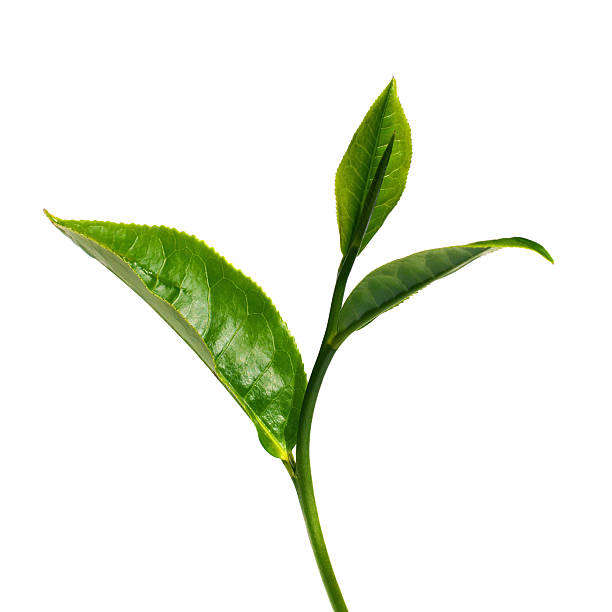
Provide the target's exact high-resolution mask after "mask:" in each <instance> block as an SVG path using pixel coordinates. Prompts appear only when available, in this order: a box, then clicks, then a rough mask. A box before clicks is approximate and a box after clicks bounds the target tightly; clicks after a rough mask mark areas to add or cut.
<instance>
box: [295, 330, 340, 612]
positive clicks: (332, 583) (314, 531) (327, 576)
mask: <svg viewBox="0 0 612 612" xmlns="http://www.w3.org/2000/svg"><path fill="white" fill-rule="evenodd" d="M335 352H336V351H335V349H334V348H332V347H331V346H330V345H329V344H327V342H323V344H322V345H321V350H320V351H319V356H318V357H317V360H316V362H315V365H314V368H313V370H312V374H311V375H310V380H309V382H308V387H307V388H306V393H305V395H304V403H303V404H302V413H301V415H300V428H299V433H298V442H297V456H296V459H297V462H296V463H297V470H296V480H295V486H296V489H297V493H298V498H299V500H300V506H301V507H302V513H303V514H304V521H305V522H306V529H307V530H308V537H309V538H310V544H311V545H312V551H313V552H314V556H315V559H316V560H317V565H318V566H319V572H320V573H321V578H322V580H323V584H324V585H325V590H326V591H327V595H328V597H329V601H330V603H331V605H332V608H333V609H334V611H335V612H348V608H347V607H346V604H345V603H344V598H343V597H342V592H341V591H340V586H339V585H338V581H337V580H336V575H335V574H334V570H333V567H332V564H331V560H330V558H329V554H328V552H327V547H326V546H325V539H324V538H323V531H322V530H321V523H320V522H319V513H318V512H317V504H316V501H315V496H314V488H313V484H312V473H311V470H310V427H311V424H312V417H313V414H314V408H315V403H316V401H317V395H318V393H319V389H320V388H321V383H322V382H323V377H324V376H325V371H326V370H327V367H328V366H329V363H330V362H331V360H332V357H333V356H334V353H335Z"/></svg>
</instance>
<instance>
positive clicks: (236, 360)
mask: <svg viewBox="0 0 612 612" xmlns="http://www.w3.org/2000/svg"><path fill="white" fill-rule="evenodd" d="M47 216H48V217H49V219H50V220H51V222H52V223H53V224H54V225H55V226H56V227H57V228H59V229H60V230H61V231H62V232H63V233H64V234H66V235H67V236H68V237H69V238H71V239H72V240H73V241H74V242H75V243H76V244H77V245H78V246H80V247H81V248H82V249H83V250H84V251H86V252H87V253H88V254H89V255H91V256H92V257H95V258H96V259H97V260H98V261H100V262H101V263H102V264H104V265H105V266H106V267H107V268H108V269H109V270H111V271H112V272H114V273H115V274H116V275H117V276H118V277H119V278H120V279H121V280H123V281H124V282H125V283H126V284H127V285H129V286H130V287H131V288H132V289H133V290H134V291H135V292H136V293H137V294H138V295H139V296H140V297H142V298H143V299H144V300H145V301H146V302H147V303H148V304H149V305H150V306H151V307H152V308H153V309H154V310H155V311H156V312H157V313H158V314H159V315H160V316H161V317H162V318H163V319H164V320H165V321H166V322H167V323H168V324H169V325H170V326H171V327H172V328H173V329H174V330H175V331H176V332H177V333H178V334H179V336H181V338H183V340H185V342H187V344H189V346H190V347H191V348H192V349H193V350H194V351H195V352H196V353H197V355H198V356H199V357H200V358H201V359H202V361H203V362H204V363H205V364H206V365H207V366H208V367H209V368H210V369H211V370H212V372H213V373H214V374H215V376H216V377H217V378H218V379H219V380H220V381H221V382H222V383H223V385H225V387H226V388H227V389H228V391H229V392H230V393H231V394H232V396H233V397H234V398H235V399H236V401H237V402H238V403H239V404H240V406H241V407H242V408H243V410H244V411H245V412H246V413H247V415H248V416H249V417H250V419H251V420H252V421H253V423H254V424H255V427H256V428H257V432H258V434H259V439H260V441H261V443H262V444H263V446H264V448H265V449H266V450H267V451H268V452H269V453H270V454H272V455H274V456H275V457H279V458H281V459H286V458H287V456H288V453H289V451H290V450H291V449H292V448H293V446H295V442H296V436H297V425H298V420H299V412H300V408H301V403H302V398H303V395H304V390H305V386H306V374H305V373H304V366H303V364H302V359H301V357H300V354H299V351H298V349H297V346H296V344H295V341H294V340H293V338H292V337H291V335H290V333H289V331H288V329H287V326H286V325H285V323H284V322H283V321H282V319H281V318H280V315H279V314H278V312H277V310H276V309H275V308H274V306H273V304H272V302H271V301H270V299H269V298H268V297H267V296H266V295H265V293H264V292H263V291H262V290H261V288H260V287H258V286H257V285H256V284H255V283H254V282H253V281H252V280H251V279H249V278H248V277H246V276H245V275H244V274H242V272H239V271H238V270H236V269H235V268H233V267H232V266H231V265H230V264H229V263H228V262H227V261H226V260H225V259H224V258H223V257H221V256H220V255H219V254H218V253H216V252H215V251H214V250H213V249H212V248H210V247H208V246H207V245H206V244H204V243H203V242H202V241H200V240H198V239H197V238H195V237H193V236H189V235H187V234H185V233H183V232H179V231H177V230H174V229H169V228H167V227H158V226H155V227H149V226H146V225H133V224H131V225H123V224H119V223H108V222H101V221H65V220H62V219H58V218H57V217H53V216H51V215H49V214H48V213H47Z"/></svg>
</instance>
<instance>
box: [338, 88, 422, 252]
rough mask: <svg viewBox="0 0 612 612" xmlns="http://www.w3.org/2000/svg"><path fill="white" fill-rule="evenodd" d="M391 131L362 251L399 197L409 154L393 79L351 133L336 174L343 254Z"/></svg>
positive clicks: (408, 129) (406, 170) (405, 131)
mask: <svg viewBox="0 0 612 612" xmlns="http://www.w3.org/2000/svg"><path fill="white" fill-rule="evenodd" d="M393 133H395V143H394V146H393V154H392V155H391V159H390V160H389V165H388V167H387V172H386V174H385V178H384V180H383V183H382V186H381V189H380V195H379V197H378V200H377V202H376V206H375V207H374V210H373V212H372V217H371V219H370V224H369V225H368V229H367V232H366V235H365V237H364V239H363V242H362V243H361V250H363V249H364V248H365V246H366V244H368V242H370V240H371V239H372V236H374V234H375V233H376V232H377V231H378V230H379V228H380V226H381V225H382V224H383V222H384V221H385V219H386V218H387V215H388V214H389V213H390V212H391V210H393V207H394V206H395V205H396V204H397V201H398V200H399V199H400V196H401V195H402V192H403V191H404V187H405V186H406V177H407V176H408V168H409V167H410V159H411V157H412V142H411V139H410V126H409V125H408V122H407V121H406V117H405V115H404V111H403V110H402V107H401V104H400V101H399V99H398V97H397V90H396V85H395V79H392V80H391V82H390V83H389V85H387V87H386V88H385V90H384V91H383V92H382V93H381V94H380V96H378V98H377V99H376V101H375V102H374V104H372V107H371V108H370V110H369V111H368V113H367V115H366V116H365V118H364V120H363V121H362V122H361V125H360V126H359V128H358V129H357V131H356V132H355V134H354V136H353V139H352V140H351V143H350V144H349V147H348V149H347V151H346V153H345V154H344V157H343V158H342V161H341V162H340V166H339V167H338V171H337V173H336V213H337V216H338V228H339V230H340V249H341V250H342V253H343V254H344V253H346V251H347V249H348V247H349V244H350V241H351V236H352V234H353V229H354V227H355V224H356V223H357V220H358V219H359V216H360V213H361V210H362V209H363V206H364V202H365V199H366V197H367V194H368V190H369V188H370V184H371V183H372V181H373V179H374V175H375V173H376V169H377V168H378V164H379V163H380V160H381V158H382V155H383V153H384V151H385V149H386V147H387V145H388V144H389V140H390V139H391V136H392V135H393Z"/></svg>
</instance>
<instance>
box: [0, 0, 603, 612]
mask: <svg viewBox="0 0 612 612" xmlns="http://www.w3.org/2000/svg"><path fill="white" fill-rule="evenodd" d="M607 4H608V3H607V2H589V1H582V2H542V1H534V0H530V1H528V2H522V1H518V2H511V3H510V2H508V3H505V2H490V1H489V2H469V1H468V2H421V3H414V2H388V1H387V2H386V1H382V2H371V3H362V2H331V1H330V2H324V3H319V2H309V3H291V2H278V3H275V2H248V3H247V2H243V3H232V2H225V3H218V2H217V3H212V2H209V3H206V2H134V1H125V0H123V1H120V2H112V1H111V2H109V1H107V2H76V1H75V2H66V1H56V2H31V1H30V2H29V1H27V0H19V1H18V0H14V1H11V0H8V1H7V0H5V2H3V3H2V8H1V9H0V62H1V72H0V87H1V88H2V93H1V96H0V155H1V159H0V173H1V180H0V202H1V206H2V222H1V223H2V230H3V231H2V252H3V256H2V263H3V272H2V282H1V284H0V287H1V291H2V299H1V301H0V304H1V306H0V308H2V311H3V317H2V321H3V324H2V326H3V331H2V359H3V366H2V385H1V388H0V393H1V396H2V406H1V411H0V610H2V611H3V612H18V611H19V612H22V611H24V612H25V611H27V612H39V611H56V610H58V611H59V610H61V611H62V612H70V611H79V612H82V611H87V612H89V611H108V610H113V611H117V612H128V611H129V612H136V611H146V612H155V611H170V610H172V611H174V610H180V611H181V612H192V611H201V610H211V611H215V612H224V611H230V610H231V611H234V610H236V611H238V610H240V611H242V610H249V611H259V610H262V611H264V610H265V611H266V612H277V611H278V612H280V611H286V610H291V611H293V612H306V611H308V612H313V611H319V610H321V611H325V610H327V609H328V604H327V601H326V597H325V593H324V591H323V588H322V586H321V583H320V580H319V577H318V573H317V570H316V566H315V564H314V560H313V558H312V555H311V551H310V549H309V545H308V542H307V537H306V533H305V529H304V526H303V523H302V520H301V515H300V511H299V508H298V504H297V501H296V499H295V494H294V491H293V490H292V487H291V483H290V481H289V479H288V478H287V475H286V473H285V471H284V469H283V467H282V465H281V464H280V462H276V461H275V460H274V459H272V458H271V457H270V456H268V455H267V454H266V453H265V452H264V451H263V450H262V448H261V447H260V445H259V442H258V440H257V436H256V435H255V431H254V428H253V426H252V425H251V424H250V422H249V421H248V419H247V418H246V416H245V415H244V414H242V413H241V411H240V409H239V408H238V406H237V405H236V404H235V403H234V402H233V400H232V399H231V398H230V397H229V395H228V394H227V393H226V392H225V390H224V389H222V388H221V387H220V386H219V385H218V384H217V382H216V381H215V380H214V378H213V376H212V375H211V374H210V373H209V372H208V371H207V370H206V368H205V367H204V366H203V364H202V363H201V362H199V360H198V359H197V357H196V356H195V355H194V354H193V353H192V352H191V351H190V350H189V349H188V348H187V347H186V345H184V344H183V343H182V342H181V341H180V340H179V338H178V337H177V336H176V335H175V334H174V332H172V331H171V330H170V329H169V328H167V326H165V325H164V324H163V322H162V321H161V320H160V319H159V318H158V317H157V316H156V315H155V314H154V313H153V311H151V310H150V309H149V308H148V307H147V306H146V305H145V304H144V303H142V302H141V301H140V300H139V299H138V298H137V297H136V296H134V295H132V294H131V293H130V290H129V289H128V288H127V287H125V286H124V285H122V284H121V283H120V282H119V281H118V280H117V279H116V278H114V277H113V276H112V275H111V274H109V273H108V272H107V271H106V270H105V269H104V268H103V267H102V266H100V265H99V264H97V263H96V262H95V261H94V260H92V259H90V258H88V257H86V256H85V255H84V254H83V253H82V252H80V251H79V250H78V249H76V248H75V247H74V245H73V244H71V243H70V241H68V240H66V239H65V238H64V237H63V236H61V234H60V233H58V232H57V231H56V230H54V229H53V227H52V226H51V225H50V224H49V222H48V221H47V220H46V219H45V218H44V217H43V215H42V208H43V207H46V208H48V209H49V210H51V211H52V212H53V213H55V214H57V215H58V216H61V217H64V218H85V219H90V218H98V219H108V220H115V221H126V222H127V221H136V222H140V223H148V224H157V223H163V224H166V225H170V226H175V227H178V228H180V229H184V230H187V231H189V232H191V233H195V234H196V235H198V236H199V237H200V238H202V239H203V240H205V241H207V242H208V243H209V244H211V245H213V246H214V247H215V248H216V249H217V250H219V251H220V252H221V253H222V254H224V255H225V256H226V257H227V258H228V259H229V260H230V261H231V262H233V263H234V264H235V265H236V266H238V267H240V268H241V269H242V270H243V271H244V272H246V273H247V274H249V275H250V276H252V277H254V278H255V279H256V280H257V282H258V283H260V284H261V285H262V286H263V287H264V288H265V290H266V291H267V293H268V294H269V295H270V296H272V298H273V300H274V301H275V303H276V305H277V306H278V308H279V310H280V312H281V313H282V314H283V316H284V318H285V320H286V321H287V323H288V324H289V327H290V329H291V330H292V332H293V334H294V335H295V337H296V339H297V342H298V345H299V346H300V347H301V350H302V355H303V357H304V361H305V363H306V367H307V370H308V371H309V370H310V368H311V366H312V363H313V360H314V357H315V352H316V349H317V348H318V344H319V340H320V336H321V333H322V329H323V324H324V320H325V317H326V314H327V307H328V300H329V296H330V291H331V287H332V284H333V278H334V275H335V269H336V266H337V263H338V260H339V248H338V236H337V228H336V221H335V204H334V196H333V180H334V174H335V170H336V167H337V165H338V162H339V161H340V158H341V156H342V154H343V152H344V150H345V149H346V146H347V145H348V142H349V140H350V137H351V135H352V133H353V131H354V130H355V128H356V127H357V125H358V124H359V122H360V120H361V118H362V116H363V115H364V113H365V112H366V110H367V109H368V107H369V105H370V104H371V102H372V101H373V100H374V98H375V97H376V96H377V95H378V93H379V92H380V91H381V90H382V89H383V88H384V86H385V85H386V84H387V82H388V81H389V79H390V77H391V76H392V75H395V77H396V78H397V81H398V91H399V95H400V98H401V100H402V103H403V106H404V110H405V112H406V115H407V117H408V120H409V121H410V124H411V126H412V133H413V146H414V156H413V164H412V167H411V170H410V174H409V177H408V184H407V187H406V191H405V193H404V196H403V198H402V200H401V202H400V203H399V205H398V206H397V208H396V209H395V211H394V212H393V213H392V215H391V216H390V217H389V219H388V220H387V223H386V224H385V226H384V227H383V228H382V229H381V230H380V232H379V233H378V234H377V236H376V237H375V239H374V240H373V241H372V242H371V243H370V245H369V246H368V248H367V249H366V251H365V253H364V254H363V256H362V257H361V258H360V260H359V261H358V264H357V266H356V268H355V272H354V275H353V277H352V279H351V283H352V284H354V283H356V282H357V281H358V280H359V278H360V277H362V276H363V275H364V274H365V273H367V272H368V271H369V270H371V269H372V268H373V267H376V266H378V265H380V264H382V263H384V262H386V261H388V260H390V259H395V258H398V257H401V256H404V255H407V254H409V253H410V252H413V251H416V250H421V249H424V248H433V247H437V246H445V245H451V244H462V243H465V242H469V241H473V240H481V239H488V238H497V237H504V236H514V235H521V236H526V237H529V238H532V239H535V240H538V241H540V242H542V243H543V244H544V245H545V246H546V247H547V248H548V249H549V250H550V252H551V253H552V254H553V256H554V257H555V259H556V265H555V266H551V265H549V264H548V263H547V262H545V261H544V260H543V259H541V258H539V257H538V256H537V255H535V254H532V253H529V252H526V251H514V250H509V251H503V252H501V253H497V254H495V255H492V256H490V257H486V258H484V259H483V260H481V261H479V262H477V263H475V264H474V265H473V266H469V267H468V268H466V269H465V270H462V271H461V272H459V273H458V274H456V275H454V276H452V277H449V278H447V279H444V280H442V281H440V282H439V283H437V284H436V285H435V286H432V287H430V288H428V289H427V290H425V291H423V292H421V293H420V294H419V295H418V296H416V297H415V298H413V299H411V300H409V302H407V303H406V304H404V305H403V306H402V307H400V308H397V309H394V310H393V311H392V312H389V313H388V314H386V315H385V316H383V317H381V318H380V319H379V320H378V321H376V323H374V324H372V325H370V326H369V327H368V328H367V329H365V330H363V331H362V332H359V333H358V334H355V335H354V336H353V337H352V338H351V339H350V341H348V342H347V343H346V344H345V345H344V346H343V347H342V349H341V350H340V351H339V353H338V355H337V357H336V359H335V361H334V363H333V364H332V367H331V369H330V372H329V375H328V377H327V379H326V381H325V383H324V387H323V389H322V392H321V396H320V401H319V404H318V408H317V413H316V415H315V421H314V426H313V441H312V455H313V471H314V477H315V486H316V491H317V495H318V500H319V506H320V514H321V517H322V522H323V526H324V529H325V532H326V535H327V539H328V546H329V549H330V551H331V555H332V558H333V560H334V563H335V566H336V570H337V574H338V577H339V580H340V582H341V585H342V587H343V590H344V592H345V596H346V599H347V602H348V603H349V607H350V609H351V612H359V611H363V612H365V611H373V610H392V611H395V610H398V611H403V610H407V611H415V612H416V611H418V612H448V611H454V610H465V611H469V612H479V611H482V612H484V611H486V612H491V611H495V612H498V611H500V612H501V611H512V612H514V611H516V610H521V611H524V612H530V611H533V612H536V611H537V612H541V611H554V612H565V611H568V612H569V611H572V612H574V611H585V610H587V611H589V612H604V611H605V612H609V611H610V610H611V609H612V490H611V486H612V477H611V476H612V413H611V410H612V402H611V393H610V345H611V340H612V338H611V329H610V307H611V300H610V265H609V259H610V253H609V244H610V235H611V229H610V208H611V204H612V187H611V183H612V181H611V176H612V174H611V172H612V170H611V168H612V148H611V146H610V142H611V140H612V120H611V113H610V109H611V108H612V93H611V88H610V87H611V86H610V59H611V53H612V45H611V44H610V32H609V24H610V19H609V17H610V16H609V14H606V9H608V8H609V6H607ZM351 286H352V285H351Z"/></svg>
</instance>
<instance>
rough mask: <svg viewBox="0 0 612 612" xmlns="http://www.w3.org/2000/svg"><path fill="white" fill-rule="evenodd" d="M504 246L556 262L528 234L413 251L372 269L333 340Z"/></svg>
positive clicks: (356, 291)
mask: <svg viewBox="0 0 612 612" xmlns="http://www.w3.org/2000/svg"><path fill="white" fill-rule="evenodd" d="M504 247H520V248H523V249H530V250H531V251H535V252H536V253H539V254H540V255H542V257H545V258H546V259H547V260H548V261H550V262H551V263H553V259H552V257H551V256H550V254H549V253H548V251H546V249H545V248H544V247H543V246H541V245H540V244H538V243H537V242H533V241H532V240H527V239H526V238H501V239H499V240H485V241H482V242H472V243H471V244H466V245H463V246H453V247H445V248H442V249H432V250H430V251H421V252H420V253H414V254H413V255H409V256H408V257H404V258H403V259H397V260H395V261H391V262H389V263H387V264H385V265H384V266H381V267H380V268H377V269H376V270H374V271H373V272H370V273H369V274H368V275H367V276H366V277H364V278H363V280H362V281H361V282H360V283H359V284H358V285H357V286H356V287H355V289H353V291H352V292H351V294H350V295H349V296H348V298H347V299H346V302H345V303H344V305H343V306H342V310H341V311H340V318H339V321H338V332H337V334H336V336H335V338H334V340H333V342H332V343H333V344H334V346H336V347H338V346H340V344H341V343H342V342H344V340H346V338H347V337H348V336H349V335H350V334H352V333H353V332H354V331H356V330H358V329H361V328H362V327H364V326H365V325H367V324H368V323H370V322H371V321H373V320H374V319H375V318H376V317H378V315H380V314H382V313H383V312H386V311H387V310H389V309H391V308H393V307H394V306H397V305H398V304H400V303H401V302H403V301H404V300H405V299H407V298H409V297H410V296H411V295H413V294H414V293H416V292H417V291H419V290H420V289H422V288H423V287H426V286H427V285H429V284H430V283H432V282H433V281H435V280H437V279H439V278H442V277H444V276H447V275H449V274H452V273H453V272H456V271H457V270H459V268H462V267H463V266H465V265H466V264H468V263H470V262H471V261H474V260H475V259H478V258H479V257H481V256H482V255H484V254H485V253H490V252H492V251H497V250H498V249H501V248H504Z"/></svg>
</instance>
